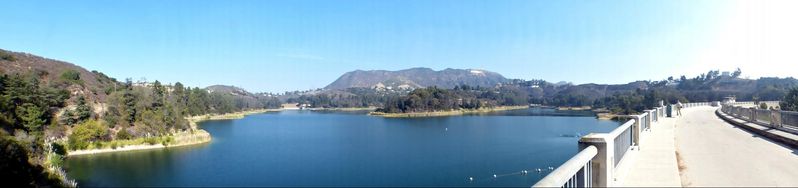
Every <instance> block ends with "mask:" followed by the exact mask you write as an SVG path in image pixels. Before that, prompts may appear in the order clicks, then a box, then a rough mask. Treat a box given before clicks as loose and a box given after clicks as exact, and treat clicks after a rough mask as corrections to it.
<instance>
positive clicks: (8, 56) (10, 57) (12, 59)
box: [0, 52, 17, 61]
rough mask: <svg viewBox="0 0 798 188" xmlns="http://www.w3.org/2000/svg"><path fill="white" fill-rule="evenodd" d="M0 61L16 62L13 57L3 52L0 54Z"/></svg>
mask: <svg viewBox="0 0 798 188" xmlns="http://www.w3.org/2000/svg"><path fill="white" fill-rule="evenodd" d="M0 59H2V60H6V61H16V60H17V58H15V57H14V56H13V55H11V54H8V53H5V52H0Z"/></svg>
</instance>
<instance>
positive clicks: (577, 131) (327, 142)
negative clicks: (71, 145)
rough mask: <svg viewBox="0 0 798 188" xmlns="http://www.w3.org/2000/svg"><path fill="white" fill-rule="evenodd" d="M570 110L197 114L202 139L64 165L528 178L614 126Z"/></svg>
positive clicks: (133, 171)
mask: <svg viewBox="0 0 798 188" xmlns="http://www.w3.org/2000/svg"><path fill="white" fill-rule="evenodd" d="M552 115H554V116H552ZM573 115H576V116H573ZM578 115H585V114H573V113H564V112H557V111H553V110H549V109H525V110H515V111H507V112H499V113H493V114H488V115H471V116H452V117H435V118H414V119H387V118H381V117H373V116H367V115H364V113H363V112H310V111H283V112H275V113H266V114H257V115H251V116H247V117H246V118H244V119H239V120H220V121H208V122H203V123H201V124H200V127H201V128H202V129H205V130H207V131H208V132H210V133H211V135H212V136H213V141H212V142H210V143H207V144H201V145H195V146H186V147H176V148H167V149H156V150H145V151H132V152H121V153H108V154H98V155H92V156H76V157H70V158H69V159H67V161H66V162H65V163H66V164H65V168H66V169H67V171H68V174H69V177H71V178H74V179H76V180H77V181H78V184H79V185H81V186H531V185H532V184H534V183H535V182H537V181H538V180H539V179H540V178H542V177H543V176H545V175H546V174H547V173H548V172H550V170H548V167H549V166H551V167H557V166H558V165H560V164H562V163H564V162H565V161H566V160H568V159H569V158H570V157H571V156H572V155H573V154H575V153H576V152H577V140H578V136H579V135H585V134H587V133H590V132H609V131H610V130H612V129H613V128H615V127H617V126H618V125H619V123H618V122H615V121H605V120H597V119H595V118H594V117H592V116H582V117H580V116H578ZM588 115H589V114H588ZM537 168H540V169H542V172H540V173H538V172H536V171H535V170H534V169H537ZM521 170H529V174H527V175H521V174H519V173H518V172H520V171H521ZM494 174H496V175H497V176H498V177H497V178H493V175H494ZM468 177H474V181H468V180H467V178H468Z"/></svg>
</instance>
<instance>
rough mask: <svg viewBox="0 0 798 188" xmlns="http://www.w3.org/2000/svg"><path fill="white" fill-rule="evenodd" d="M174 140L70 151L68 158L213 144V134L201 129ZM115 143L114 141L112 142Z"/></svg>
mask: <svg viewBox="0 0 798 188" xmlns="http://www.w3.org/2000/svg"><path fill="white" fill-rule="evenodd" d="M166 137H171V138H173V139H174V141H173V142H174V143H168V144H166V145H164V144H163V143H156V144H147V143H143V144H134V145H122V146H118V147H116V148H113V147H112V148H95V149H85V150H74V151H68V152H67V155H66V156H78V155H91V154H99V153H113V152H123V151H137V150H148V149H158V148H170V147H180V146H188V145H196V144H203V143H208V142H211V140H212V138H211V134H210V133H208V132H207V131H205V130H202V129H199V130H194V131H193V133H192V132H191V131H185V132H179V133H176V134H174V135H171V136H166ZM112 142H113V141H112Z"/></svg>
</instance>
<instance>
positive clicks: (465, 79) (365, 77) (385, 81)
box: [325, 68, 508, 90]
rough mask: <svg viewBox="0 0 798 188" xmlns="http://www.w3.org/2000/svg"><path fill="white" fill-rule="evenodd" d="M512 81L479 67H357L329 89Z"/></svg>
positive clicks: (445, 86)
mask: <svg viewBox="0 0 798 188" xmlns="http://www.w3.org/2000/svg"><path fill="white" fill-rule="evenodd" d="M506 81H508V79H507V78H505V77H504V76H502V75H501V74H498V73H495V72H490V71H485V70H479V69H445V70H441V71H435V70H432V69H429V68H411V69H405V70H399V71H386V70H370V71H363V70H356V71H352V72H347V73H345V74H344V75H342V76H341V77H339V78H338V79H337V80H335V82H333V83H331V84H330V85H327V87H325V89H346V88H375V89H385V88H388V89H394V90H396V89H414V88H421V87H430V86H437V87H441V88H454V87H455V86H457V85H463V84H465V85H470V86H483V87H493V86H495V85H497V84H500V83H504V82H506Z"/></svg>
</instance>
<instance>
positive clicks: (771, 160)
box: [641, 107, 798, 187]
mask: <svg viewBox="0 0 798 188" xmlns="http://www.w3.org/2000/svg"><path fill="white" fill-rule="evenodd" d="M716 109H717V108H714V107H693V108H686V109H683V110H682V112H683V114H684V116H683V117H681V118H677V119H676V124H675V143H676V150H677V153H678V155H677V157H678V159H679V166H680V168H681V169H680V173H681V183H682V186H743V187H750V186H759V187H761V186H792V187H796V186H798V150H794V149H790V148H789V147H786V146H783V145H780V144H777V143H775V142H773V141H770V140H767V139H764V138H762V137H760V136H757V135H756V134H753V133H750V132H747V131H745V130H743V129H740V128H737V127H735V126H733V125H731V124H729V123H726V122H725V121H723V120H721V119H720V118H718V117H717V116H716V115H715V114H714V110H716ZM641 151H643V152H645V149H643V150H641ZM641 155H642V154H641Z"/></svg>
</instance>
